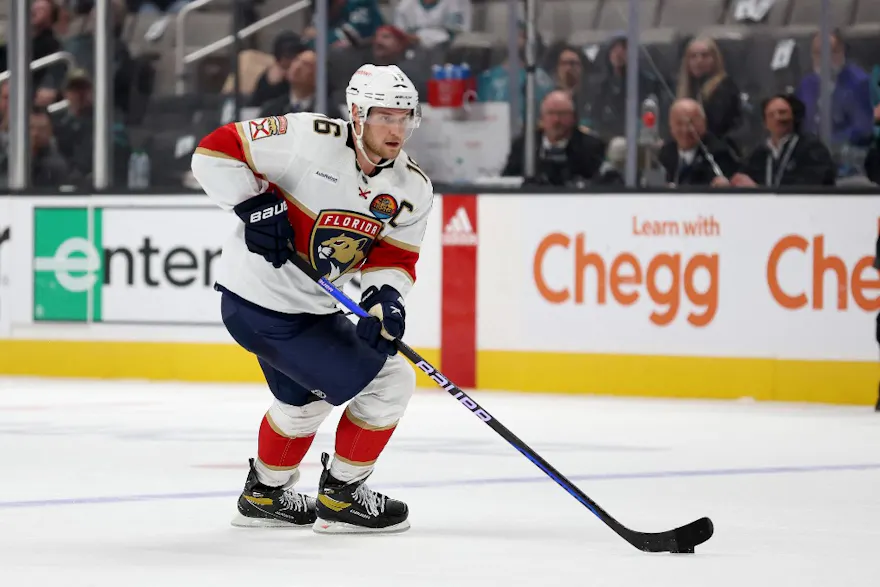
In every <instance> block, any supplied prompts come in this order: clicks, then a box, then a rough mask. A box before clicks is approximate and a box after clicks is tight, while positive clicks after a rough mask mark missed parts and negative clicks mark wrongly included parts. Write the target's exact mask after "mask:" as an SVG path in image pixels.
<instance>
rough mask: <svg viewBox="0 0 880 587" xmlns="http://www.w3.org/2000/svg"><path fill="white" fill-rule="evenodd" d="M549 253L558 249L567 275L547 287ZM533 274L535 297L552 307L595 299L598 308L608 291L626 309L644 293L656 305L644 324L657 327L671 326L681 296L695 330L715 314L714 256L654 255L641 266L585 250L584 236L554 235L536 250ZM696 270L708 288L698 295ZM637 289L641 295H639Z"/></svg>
mask: <svg viewBox="0 0 880 587" xmlns="http://www.w3.org/2000/svg"><path fill="white" fill-rule="evenodd" d="M553 249H562V250H563V251H564V252H563V254H565V255H568V256H569V257H570V261H571V264H570V267H571V273H570V274H567V275H565V276H564V277H562V278H559V277H557V278H556V279H557V280H558V281H557V282H555V283H550V282H548V279H547V276H546V273H545V263H546V257H547V254H548V253H550V252H551V251H552V250H553ZM559 253H560V251H556V252H555V254H559ZM532 269H533V276H534V281H535V285H536V287H537V288H538V292H539V293H540V294H541V297H543V298H544V299H545V300H547V301H548V302H550V303H553V304H564V303H568V302H573V303H574V304H584V303H586V302H585V299H586V298H587V297H588V296H589V297H591V298H592V296H593V295H595V303H596V304H598V305H600V306H601V305H604V304H605V303H606V300H607V293H608V292H609V291H610V292H611V297H612V298H613V299H614V301H615V302H617V303H618V304H620V305H622V306H631V305H633V304H635V303H636V302H637V301H638V300H639V298H640V297H641V296H642V295H643V293H647V295H648V297H649V298H650V300H651V301H652V302H653V303H654V304H655V305H656V308H655V309H654V310H652V312H651V314H650V317H649V318H650V320H651V322H653V323H654V324H657V325H658V326H666V325H668V324H670V323H671V322H672V321H673V320H675V318H676V316H677V315H678V312H679V309H680V307H681V302H682V297H683V296H684V297H686V298H687V300H688V301H689V302H690V303H691V304H692V305H693V306H694V308H693V310H692V311H691V312H690V313H689V314H688V316H687V321H688V322H689V323H690V324H692V325H694V326H697V327H703V326H706V325H707V324H709V323H710V322H712V319H713V318H714V317H715V314H716V313H717V312H718V255H717V254H711V255H707V254H696V255H694V256H692V257H690V258H683V257H682V255H681V254H679V253H659V254H657V255H654V256H653V257H651V258H650V259H649V260H647V262H646V263H645V262H643V261H640V260H639V259H638V258H637V257H636V256H635V255H633V254H632V253H628V252H621V253H620V254H618V255H617V256H615V257H614V258H606V257H605V256H603V255H601V254H599V253H597V252H592V251H589V250H587V239H586V236H585V235H584V233H577V234H576V235H574V238H572V237H571V236H569V235H567V234H563V233H559V232H555V233H553V234H549V235H547V236H546V237H544V238H543V239H542V240H541V242H540V243H539V244H538V248H537V250H536V251H535V257H534V262H533V267H532ZM701 269H702V270H704V271H705V273H707V274H708V280H706V279H703V280H700V282H701V283H705V282H706V281H708V284H707V285H706V287H705V288H703V290H702V291H698V290H697V287H696V284H697V274H698V272H699V271H700V270H701ZM588 270H590V271H591V272H592V274H593V275H594V276H595V278H594V279H592V280H591V281H595V284H596V286H595V290H593V288H589V291H587V290H588V288H587V287H586V286H585V282H586V281H587V277H586V276H587V271H588ZM670 276H671V279H670ZM663 284H667V285H665V286H664V285H663ZM642 287H644V291H641V290H642Z"/></svg>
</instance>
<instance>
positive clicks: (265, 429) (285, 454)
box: [257, 416, 315, 469]
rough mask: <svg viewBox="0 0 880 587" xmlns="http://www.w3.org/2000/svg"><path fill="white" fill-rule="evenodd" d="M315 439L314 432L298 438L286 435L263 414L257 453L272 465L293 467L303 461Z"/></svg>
mask: <svg viewBox="0 0 880 587" xmlns="http://www.w3.org/2000/svg"><path fill="white" fill-rule="evenodd" d="M314 439H315V434H314V433H312V434H310V435H308V436H300V437H297V438H291V437H289V436H284V435H283V434H280V433H279V432H278V431H276V430H275V428H274V427H273V426H272V424H271V423H270V422H269V419H268V416H263V421H262V422H261V423H260V437H259V446H258V449H257V454H258V455H259V457H260V460H261V461H263V463H265V464H267V465H269V466H270V467H278V468H281V469H292V468H293V467H296V466H297V465H299V464H300V463H301V462H302V460H303V457H305V456H306V452H308V450H309V447H310V446H311V445H312V441H313V440H314Z"/></svg>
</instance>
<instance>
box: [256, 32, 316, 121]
mask: <svg viewBox="0 0 880 587" xmlns="http://www.w3.org/2000/svg"><path fill="white" fill-rule="evenodd" d="M304 50H305V45H303V42H302V40H300V38H299V35H297V34H296V33H294V32H293V31H283V32H281V33H279V34H278V36H277V37H275V41H274V46H273V47H272V53H273V55H274V56H275V63H273V64H272V65H270V66H269V67H268V68H267V69H266V71H265V72H264V73H263V75H262V76H260V79H259V80H257V87H256V88H254V92H253V94H251V101H250V105H251V106H262V105H263V104H265V103H267V102H270V101H272V100H277V99H279V98H283V97H284V96H287V95H288V94H290V84H289V83H288V82H287V72H288V70H290V64H291V63H292V62H293V60H294V58H295V57H296V56H297V55H299V54H300V53H302V52H303V51H304Z"/></svg>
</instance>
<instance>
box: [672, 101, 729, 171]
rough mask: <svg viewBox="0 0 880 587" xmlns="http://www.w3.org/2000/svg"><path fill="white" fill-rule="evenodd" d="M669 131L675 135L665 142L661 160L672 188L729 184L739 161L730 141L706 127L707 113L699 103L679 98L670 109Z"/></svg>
mask: <svg viewBox="0 0 880 587" xmlns="http://www.w3.org/2000/svg"><path fill="white" fill-rule="evenodd" d="M669 131H670V134H671V135H672V138H671V139H670V140H668V141H666V142H664V143H663V146H662V147H661V148H660V153H659V154H658V155H657V159H658V160H659V161H660V165H662V166H663V169H665V170H666V183H667V184H668V185H669V186H670V187H675V186H682V185H702V186H708V185H712V186H724V185H727V179H726V178H728V177H730V176H732V175H733V174H734V173H736V170H737V168H738V166H739V162H738V161H737V157H736V154H735V153H734V150H733V147H732V146H731V145H730V143H728V142H726V141H724V140H722V139H719V138H718V137H716V136H714V135H712V134H710V133H709V132H708V131H707V130H706V112H705V111H704V110H703V107H702V106H700V104H699V102H697V101H696V100H692V99H690V98H682V99H679V100H676V101H675V102H674V103H673V104H672V107H671V108H670V109H669ZM713 162H714V165H713ZM718 171H720V172H721V174H722V175H718Z"/></svg>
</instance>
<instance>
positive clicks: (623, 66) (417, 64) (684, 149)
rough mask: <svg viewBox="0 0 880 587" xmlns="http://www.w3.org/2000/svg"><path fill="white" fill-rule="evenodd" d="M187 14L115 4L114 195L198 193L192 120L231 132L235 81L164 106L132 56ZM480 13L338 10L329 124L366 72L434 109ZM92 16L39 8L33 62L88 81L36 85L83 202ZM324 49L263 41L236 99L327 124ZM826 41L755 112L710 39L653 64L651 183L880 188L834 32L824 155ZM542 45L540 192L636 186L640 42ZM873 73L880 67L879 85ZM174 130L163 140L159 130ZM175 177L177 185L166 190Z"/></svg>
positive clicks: (41, 161) (0, 159)
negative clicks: (320, 95)
mask: <svg viewBox="0 0 880 587" xmlns="http://www.w3.org/2000/svg"><path fill="white" fill-rule="evenodd" d="M185 4H186V2H185V1H181V0H177V1H167V0H166V1H160V0H155V1H149V2H147V1H140V0H128V1H127V2H126V1H124V0H113V2H112V8H113V10H112V18H113V27H114V36H115V43H114V54H113V59H112V68H113V73H112V80H113V84H112V88H113V90H112V94H113V102H114V104H115V108H114V112H113V113H112V115H111V117H112V118H111V119H112V129H113V132H112V137H113V139H112V142H113V148H112V152H113V156H112V161H113V165H112V176H113V185H114V186H115V187H120V188H124V187H140V188H143V187H147V186H151V185H152V186H163V187H166V188H168V187H177V186H180V187H183V186H187V185H188V184H187V182H186V166H187V163H188V153H189V152H191V149H194V148H195V144H192V143H191V142H190V143H181V140H180V137H179V130H180V128H179V127H180V125H181V124H183V125H186V124H187V120H188V119H185V118H183V117H182V115H181V114H180V111H181V110H185V109H193V108H194V109H198V108H200V107H205V108H208V109H214V110H216V111H217V113H218V114H217V117H216V118H212V117H210V116H208V117H206V119H205V120H204V122H203V126H202V127H201V128H200V130H201V131H202V132H204V133H207V132H209V131H210V130H212V128H211V126H212V125H218V124H220V123H221V122H224V121H228V120H230V113H229V111H228V109H226V108H224V103H225V104H227V105H228V102H229V95H230V92H231V91H232V89H231V88H232V86H231V84H230V83H229V82H228V79H227V80H226V83H223V84H221V87H220V88H217V89H216V90H214V91H201V92H196V93H197V94H198V95H186V96H170V95H169V96H166V95H162V94H161V92H159V91H157V90H156V88H155V84H154V83H153V82H154V79H155V68H156V67H160V65H159V64H158V63H157V62H156V61H154V60H150V59H146V58H143V56H141V55H138V54H136V53H134V52H133V51H131V50H130V49H129V38H127V36H126V30H127V28H126V25H127V23H130V21H131V20H132V19H137V18H138V17H139V16H140V15H144V14H151V13H152V14H156V13H167V14H168V15H169V18H174V16H173V15H174V14H175V13H176V12H177V11H179V10H180V8H181V7H182V6H184V5H185ZM260 4H261V2H259V1H257V2H248V3H244V4H242V5H241V6H242V8H243V13H242V14H241V15H240V16H241V19H240V22H243V23H248V22H253V21H254V19H256V18H257V15H256V12H255V10H256V8H257V7H259V5H260ZM415 4H418V5H419V9H420V10H422V11H424V10H429V9H431V10H436V11H438V13H439V11H442V12H443V14H444V16H443V18H438V19H437V23H429V24H428V25H425V22H424V20H423V19H422V20H421V21H420V20H419V19H418V18H415V17H413V16H412V11H413V10H414V8H415V7H414V6H413V5H415ZM435 5H436V6H435ZM471 8H472V7H471V5H470V0H400V1H399V2H398V3H396V4H395V7H394V10H393V12H391V14H390V18H389V17H388V16H387V14H386V15H383V13H382V11H380V7H379V4H378V0H330V2H329V11H330V12H329V15H328V29H327V34H328V43H329V46H330V55H331V59H330V60H329V61H328V78H329V79H328V83H329V87H328V97H329V99H328V101H327V103H328V106H327V108H326V109H325V110H326V112H325V113H326V114H329V115H331V116H343V114H342V113H341V112H340V111H339V108H338V105H340V104H343V103H344V94H343V91H344V86H343V85H342V83H341V82H340V81H339V80H346V79H347V78H348V77H349V76H350V74H351V73H352V72H353V71H354V69H356V68H357V67H358V65H360V64H361V63H363V62H366V61H370V62H373V63H377V64H391V63H394V64H398V65H399V66H400V67H401V68H402V69H403V70H404V71H405V72H406V73H407V74H408V75H409V76H410V77H411V78H412V79H413V81H414V82H415V83H416V85H417V86H418V87H419V89H420V92H421V93H422V95H423V96H424V95H426V94H427V84H428V80H429V78H430V76H431V65H432V63H436V62H437V61H438V55H442V51H443V50H444V49H445V47H446V46H447V45H448V44H449V43H450V41H451V40H453V39H454V38H455V36H456V35H458V34H461V33H462V32H466V31H467V30H468V29H469V28H470V26H471ZM93 17H94V6H93V3H92V2H88V1H83V0H67V1H61V0H55V1H52V0H33V1H32V2H31V27H32V31H31V32H32V39H33V41H32V58H33V59H37V58H40V57H44V56H46V55H51V54H53V53H55V52H57V51H66V52H69V53H70V54H71V55H72V56H73V58H74V60H75V63H76V66H75V67H68V66H67V65H66V64H57V65H56V66H52V67H48V68H44V69H41V70H37V71H34V73H33V78H32V79H33V82H32V87H33V105H32V108H31V110H30V121H29V128H30V137H31V160H32V177H31V180H32V185H33V186H34V187H41V188H53V187H59V186H74V187H80V188H86V189H87V188H88V186H90V185H91V174H92V163H93V161H92V157H93V155H92V153H93V148H92V146H93V128H94V117H95V112H94V106H93V105H94V91H93V79H94V61H95V56H94V32H93V26H92V25H93V20H94V18H93ZM312 22H313V21H312ZM316 36H317V31H316V30H315V27H314V26H305V27H304V28H302V29H301V30H284V31H281V32H278V33H276V34H273V36H272V38H271V39H268V40H267V39H265V38H264V41H265V43H264V44H265V48H266V49H267V50H265V51H261V50H259V48H260V46H259V44H258V43H257V42H255V41H253V40H252V39H251V40H250V41H249V42H248V43H247V44H245V46H244V47H245V49H246V51H244V52H242V54H241V55H240V59H239V68H240V69H239V75H240V79H239V83H240V88H241V89H242V92H243V93H244V96H243V97H242V100H241V101H240V103H241V105H243V106H245V107H248V108H249V109H250V112H253V113H256V114H259V115H260V116H268V115H278V114H284V113H286V112H301V111H314V110H316V101H315V94H316V70H317V56H316V53H315V50H314V43H315V39H316ZM525 38H526V36H525V28H524V26H523V25H522V23H520V29H519V38H518V46H519V51H520V54H519V61H520V63H522V62H523V61H524V60H525V50H524V49H525ZM820 40H821V39H820V36H819V34H816V35H815V36H814V37H813V38H812V46H811V55H812V64H811V65H812V67H811V68H810V69H808V70H807V71H805V72H804V74H803V76H802V77H801V78H800V79H799V80H797V83H796V84H793V85H792V86H791V87H790V88H786V90H785V91H781V92H779V93H772V92H767V95H764V96H759V97H755V98H752V99H750V100H746V99H745V98H744V96H745V93H744V91H743V89H742V88H739V87H738V86H737V83H736V82H735V81H734V78H733V76H731V75H730V74H729V73H728V67H727V66H726V65H725V55H724V52H723V51H722V49H721V48H719V44H718V43H716V41H715V40H713V39H712V38H709V37H696V38H692V39H689V40H688V41H687V42H686V43H684V44H683V45H682V48H681V59H680V66H679V67H678V69H677V71H672V72H662V71H660V70H659V69H658V68H657V66H656V63H655V62H654V61H653V60H651V59H646V60H645V62H641V61H640V64H639V76H638V77H639V97H638V100H639V104H640V105H641V108H642V114H646V116H644V117H643V118H642V119H641V120H640V121H639V157H640V163H639V172H640V180H641V183H642V184H643V185H644V184H650V185H662V186H686V185H690V186H713V187H730V186H733V187H754V186H770V187H778V186H833V185H872V183H871V182H873V183H874V184H877V183H880V147H878V137H880V103H878V102H880V99H878V96H880V86H878V77H880V75H878V72H880V67H878V66H873V65H871V66H868V65H865V64H857V63H855V62H853V61H852V60H851V59H850V58H849V56H848V54H847V50H846V39H845V38H843V35H842V33H841V32H840V31H838V30H834V31H833V32H832V33H831V35H830V38H829V40H830V47H831V71H832V80H833V90H832V93H831V95H832V100H831V102H832V104H831V107H830V111H831V125H830V126H831V138H830V141H827V142H823V141H822V140H820V138H819V129H820V122H821V121H820V117H819V113H820V108H819V101H820V94H821V92H820V77H819V73H818V72H819V63H820ZM252 41H253V42H252ZM538 41H539V46H538V49H539V52H538V63H539V64H540V67H539V68H538V69H537V72H536V75H535V100H536V109H537V121H536V128H534V129H532V131H531V132H533V133H534V134H535V141H534V144H535V149H536V174H535V176H534V177H532V178H528V181H533V182H538V183H544V184H551V185H560V186H561V185H581V186H590V185H593V186H597V185H598V186H613V185H623V183H624V180H623V177H624V168H625V164H626V153H627V148H626V144H625V139H624V138H623V135H624V134H625V128H626V110H625V106H626V102H627V100H626V97H627V96H626V77H627V76H626V71H627V56H628V51H627V35H626V33H625V32H619V33H616V34H610V35H608V38H607V39H606V40H605V41H604V43H603V44H602V45H601V46H600V47H598V48H597V47H591V48H590V49H587V48H585V47H577V46H570V45H566V44H565V43H562V42H552V43H545V42H544V40H543V39H540V38H539V39H538ZM646 56H648V57H650V56H649V55H647V54H646ZM441 60H442V57H441ZM863 65H864V66H865V67H872V66H873V67H875V68H874V69H873V70H866V69H865V67H863ZM473 67H474V69H475V70H476V71H475V74H476V75H477V90H476V99H477V100H478V101H482V102H492V101H500V102H507V101H510V98H511V95H510V88H511V83H510V81H511V80H510V76H511V75H512V74H511V71H510V64H509V61H508V59H506V57H505V56H504V55H502V57H501V59H495V60H493V61H492V62H488V63H485V64H483V66H482V67H481V66H480V64H473ZM6 69H7V51H6V47H5V46H0V71H5V70H6ZM224 75H226V76H228V72H225V73H224ZM513 75H515V76H516V77H517V79H516V80H514V84H513V86H514V87H519V89H520V92H521V93H520V99H519V100H518V101H519V104H520V108H519V109H518V112H517V113H516V114H515V115H514V116H513V121H514V124H515V126H516V128H520V129H521V128H522V127H523V125H524V120H523V118H524V112H525V107H524V99H523V98H524V95H525V94H524V86H525V77H526V76H525V72H524V70H523V69H522V68H519V69H518V70H517V71H516V72H514V73H513ZM9 92H10V87H9V83H2V85H0V182H3V183H5V180H6V174H7V169H8V150H9V138H8V128H9ZM206 94H207V95H206ZM187 100H189V102H187ZM224 100H225V102H224ZM196 103H197V104H198V105H196V106H194V105H193V104H196ZM205 104H208V105H207V106H205ZM199 105H200V106H199ZM646 109H647V110H651V112H647V111H646ZM654 112H656V116H654V114H653V113H654ZM156 113H158V114H156ZM190 115H191V113H190ZM163 127H164V128H165V129H167V134H168V136H167V137H165V136H164V135H163V134H162V132H159V131H158V130H157V129H160V128H163ZM175 131H177V134H175ZM524 145H525V140H524V136H523V133H522V132H518V133H517V136H516V138H515V139H514V140H513V144H512V145H510V147H509V148H510V151H509V155H508V160H507V164H506V166H505V168H504V170H503V171H502V175H505V176H521V175H523V173H524V170H525V167H524ZM141 151H144V152H147V153H149V156H150V157H152V165H151V166H148V167H147V168H146V169H147V170H148V171H147V173H148V174H149V177H148V178H141V179H140V180H138V178H137V177H136V175H137V172H138V169H141V170H143V169H144V168H143V167H142V166H138V167H137V169H135V168H134V167H135V165H134V162H136V161H140V160H139V159H138V157H143V153H141ZM641 159H644V161H642V160H641ZM173 169H179V173H178V174H168V175H166V174H164V172H165V171H167V170H173ZM651 182H653V183H651ZM189 187H192V186H189Z"/></svg>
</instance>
